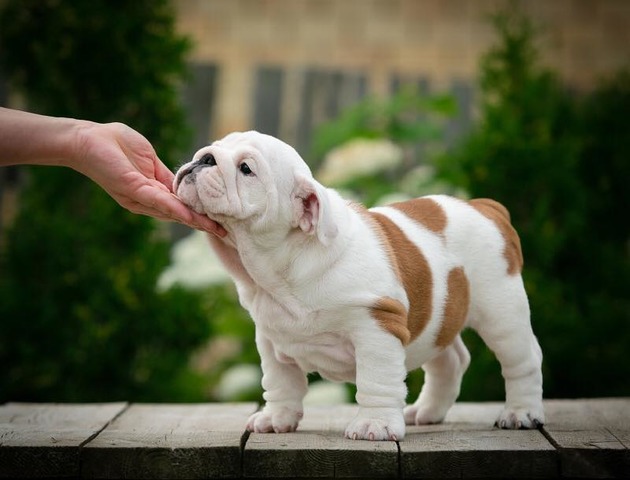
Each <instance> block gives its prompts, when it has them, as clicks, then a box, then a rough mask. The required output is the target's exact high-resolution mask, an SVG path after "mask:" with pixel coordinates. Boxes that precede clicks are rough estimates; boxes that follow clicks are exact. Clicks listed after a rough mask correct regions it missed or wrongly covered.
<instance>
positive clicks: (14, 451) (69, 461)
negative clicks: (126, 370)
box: [0, 403, 127, 478]
mask: <svg viewBox="0 0 630 480" xmlns="http://www.w3.org/2000/svg"><path fill="white" fill-rule="evenodd" d="M126 406H127V404H126V403H106V404H81V405H78V404H28V403H10V404H7V405H3V406H1V407H0V478H23V477H30V478H42V477H66V476H67V477H71V476H78V475H79V467H80V449H81V447H82V446H83V445H84V444H85V443H87V442H88V441H89V440H90V439H91V438H93V437H94V436H95V435H97V434H98V432H100V431H101V430H102V429H103V428H105V426H106V425H107V424H108V423H109V422H110V421H111V420H113V419H114V418H115V417H116V415H118V414H120V413H121V412H122V411H123V410H124V409H125V407H126Z"/></svg>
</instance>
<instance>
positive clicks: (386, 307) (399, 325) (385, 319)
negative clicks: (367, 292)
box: [370, 297, 411, 345]
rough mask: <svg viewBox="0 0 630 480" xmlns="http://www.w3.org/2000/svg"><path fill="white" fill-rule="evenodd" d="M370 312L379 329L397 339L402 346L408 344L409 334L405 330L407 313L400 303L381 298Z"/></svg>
mask: <svg viewBox="0 0 630 480" xmlns="http://www.w3.org/2000/svg"><path fill="white" fill-rule="evenodd" d="M370 310H371V313H372V316H373V317H374V318H375V319H376V320H377V321H378V323H379V324H380V325H381V327H383V328H384V329H385V330H387V331H388V332H390V333H391V334H392V335H394V336H395V337H397V338H398V339H399V340H400V342H401V343H402V344H403V345H407V344H408V343H409V339H410V337H411V334H410V333H409V329H408V328H407V311H406V310H405V306H404V305H403V304H402V303H400V302H399V301H398V300H394V299H393V298H389V297H383V298H379V300H378V301H377V302H376V304H375V305H374V306H373V307H372V308H371V309H370Z"/></svg>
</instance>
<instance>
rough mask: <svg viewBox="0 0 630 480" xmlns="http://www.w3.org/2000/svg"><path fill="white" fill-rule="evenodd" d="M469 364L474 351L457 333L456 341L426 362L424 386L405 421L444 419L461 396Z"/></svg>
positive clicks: (438, 421) (406, 412)
mask: <svg viewBox="0 0 630 480" xmlns="http://www.w3.org/2000/svg"><path fill="white" fill-rule="evenodd" d="M469 363H470V354H469V353H468V350H467V349H466V345H464V342H463V341H462V339H461V337H460V336H459V335H457V337H456V338H455V340H454V341H453V343H451V344H450V345H449V346H448V347H446V348H445V349H444V350H442V352H440V353H439V354H438V355H437V356H436V357H434V358H432V359H431V360H429V361H428V362H426V363H425V364H424V365H422V369H423V370H424V372H425V376H424V385H423V386H422V391H421V392H420V395H419V396H418V399H417V400H416V402H415V403H414V404H413V405H409V406H407V407H405V410H404V414H405V423H406V424H407V425H424V424H431V423H440V422H442V421H443V420H444V417H445V416H446V413H447V412H448V410H449V409H450V408H451V406H452V405H453V403H455V400H456V399H457V397H458V395H459V389H460V386H461V381H462V377H463V375H464V372H465V371H466V369H467V368H468V365H469Z"/></svg>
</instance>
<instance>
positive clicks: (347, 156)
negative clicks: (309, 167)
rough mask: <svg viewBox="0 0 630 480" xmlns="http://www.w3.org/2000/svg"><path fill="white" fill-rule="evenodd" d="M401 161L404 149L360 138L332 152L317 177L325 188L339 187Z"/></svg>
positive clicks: (392, 144)
mask: <svg viewBox="0 0 630 480" xmlns="http://www.w3.org/2000/svg"><path fill="white" fill-rule="evenodd" d="M402 160H403V151H402V149H401V148H400V147H399V146H397V145H396V144H395V143H393V142H391V141H389V140H385V139H366V138H357V139H354V140H350V141H349V142H347V143H345V144H343V145H342V146H340V147H337V148H335V149H334V150H332V151H331V152H329V153H328V155H326V157H325V158H324V163H323V165H322V167H321V168H320V170H319V172H318V175H317V178H318V180H320V181H321V182H322V183H323V184H324V185H331V186H332V185H340V184H343V183H344V182H347V181H348V180H351V179H353V178H356V177H360V176H363V175H369V174H372V173H377V172H380V171H383V170H387V169H389V168H392V167H395V166H397V165H400V163H401V162H402Z"/></svg>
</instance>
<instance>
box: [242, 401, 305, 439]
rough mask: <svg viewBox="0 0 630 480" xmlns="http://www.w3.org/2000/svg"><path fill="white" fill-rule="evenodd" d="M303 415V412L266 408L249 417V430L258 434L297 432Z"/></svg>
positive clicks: (285, 408)
mask: <svg viewBox="0 0 630 480" xmlns="http://www.w3.org/2000/svg"><path fill="white" fill-rule="evenodd" d="M302 415H303V414H302V411H301V410H294V409H291V408H288V407H270V406H266V407H265V408H264V409H263V410H262V411H261V412H256V413H254V414H253V415H252V416H251V417H249V421H248V422H247V430H248V431H250V432H256V433H274V432H275V433H287V432H295V430H296V429H297V426H298V423H300V420H301V419H302Z"/></svg>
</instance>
